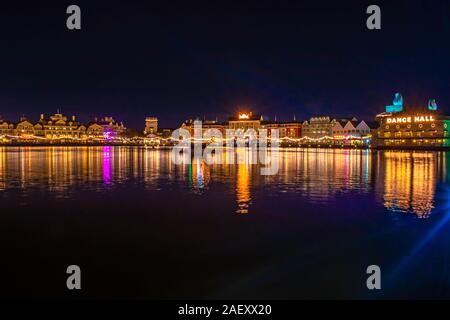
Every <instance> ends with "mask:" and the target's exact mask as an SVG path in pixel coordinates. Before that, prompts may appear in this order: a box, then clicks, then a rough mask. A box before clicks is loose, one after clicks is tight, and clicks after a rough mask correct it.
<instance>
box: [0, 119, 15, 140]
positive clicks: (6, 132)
mask: <svg viewBox="0 0 450 320" xmlns="http://www.w3.org/2000/svg"><path fill="white" fill-rule="evenodd" d="M13 135H15V129H14V123H12V122H11V121H8V120H4V119H0V136H13Z"/></svg>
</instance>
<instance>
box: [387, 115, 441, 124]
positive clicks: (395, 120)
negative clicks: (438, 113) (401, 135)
mask: <svg viewBox="0 0 450 320" xmlns="http://www.w3.org/2000/svg"><path fill="white" fill-rule="evenodd" d="M434 121H435V119H434V117H433V116H431V115H429V116H414V117H411V116H409V117H395V118H387V119H386V122H387V123H411V122H414V123H416V122H434Z"/></svg>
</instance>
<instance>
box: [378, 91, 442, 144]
mask: <svg viewBox="0 0 450 320" xmlns="http://www.w3.org/2000/svg"><path fill="white" fill-rule="evenodd" d="M397 95H398V94H397ZM397 95H396V100H398V96H397ZM402 102H403V101H402ZM394 103H395V100H394ZM389 107H390V106H388V107H386V112H384V113H382V114H379V115H377V117H376V120H377V121H378V123H379V128H378V129H377V130H376V133H375V135H374V141H373V142H374V145H375V146H377V147H448V146H450V135H449V126H450V117H449V116H445V115H444V114H443V113H442V112H440V111H439V110H438V106H437V104H436V101H435V100H434V99H431V100H430V101H429V102H428V106H426V107H424V106H409V107H408V108H404V107H403V105H402V108H398V109H396V110H393V109H392V108H389ZM397 110H399V111H397Z"/></svg>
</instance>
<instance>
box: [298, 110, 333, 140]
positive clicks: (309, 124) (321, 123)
mask: <svg viewBox="0 0 450 320" xmlns="http://www.w3.org/2000/svg"><path fill="white" fill-rule="evenodd" d="M335 123H336V120H335V119H332V118H331V117H329V116H321V117H312V118H311V119H309V120H307V121H304V122H303V124H302V138H305V140H311V141H313V140H318V139H322V140H330V138H331V137H333V127H334V125H335Z"/></svg>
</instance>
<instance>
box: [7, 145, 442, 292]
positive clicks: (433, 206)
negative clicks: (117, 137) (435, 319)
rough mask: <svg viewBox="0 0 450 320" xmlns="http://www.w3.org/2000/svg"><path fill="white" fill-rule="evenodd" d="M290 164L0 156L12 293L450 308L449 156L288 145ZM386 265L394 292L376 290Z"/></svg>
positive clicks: (136, 156) (99, 155)
mask: <svg viewBox="0 0 450 320" xmlns="http://www.w3.org/2000/svg"><path fill="white" fill-rule="evenodd" d="M240 152H242V153H244V154H245V152H246V151H242V150H241V151H240ZM278 164H279V171H278V173H277V174H276V175H272V176H263V175H261V174H260V167H259V165H256V164H251V163H243V164H215V165H214V164H213V165H207V164H206V163H204V162H202V161H194V162H193V163H192V164H185V165H177V164H174V163H173V161H172V159H171V151H170V150H167V149H149V148H148V149H147V148H139V147H0V204H1V214H0V235H1V238H0V240H1V244H0V249H1V252H2V259H1V267H0V271H1V272H2V278H3V279H2V284H1V296H4V297H63V298H65V297H69V298H70V297H88V298H113V297H114V298H158V299H159V298H161V299H166V298H171V299H185V298H212V299H221V298H232V299H238V298H254V299H261V298H274V299H281V298H287V299H311V298H356V299H365V298H368V299H372V298H445V297H447V298H449V297H450V272H449V268H450V223H448V218H449V214H450V211H449V210H450V207H449V205H450V153H447V152H410V151H403V152H400V151H379V152H377V151H367V150H325V149H288V150H282V151H281V152H280V155H279V158H278ZM71 264H76V265H79V266H80V267H81V270H82V290H81V291H79V292H73V291H68V290H67V289H66V277H67V275H66V268H67V266H69V265H71ZM373 264H375V265H378V266H380V268H381V274H382V290H375V291H369V290H367V288H366V279H367V277H368V275H367V274H366V268H367V266H369V265H373Z"/></svg>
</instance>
